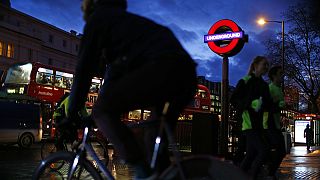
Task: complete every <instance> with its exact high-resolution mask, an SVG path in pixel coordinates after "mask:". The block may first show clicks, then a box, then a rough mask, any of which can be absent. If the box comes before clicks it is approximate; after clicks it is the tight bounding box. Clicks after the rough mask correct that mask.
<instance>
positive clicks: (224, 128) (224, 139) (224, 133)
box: [219, 56, 229, 157]
mask: <svg viewBox="0 0 320 180" xmlns="http://www.w3.org/2000/svg"><path fill="white" fill-rule="evenodd" d="M228 91H229V58H228V56H224V57H223V62H222V84H221V104H222V107H221V127H220V129H221V131H220V138H221V139H220V142H221V144H220V146H219V147H220V148H221V149H220V154H222V155H224V157H226V156H227V153H228V119H229V118H228V115H229V96H228Z"/></svg>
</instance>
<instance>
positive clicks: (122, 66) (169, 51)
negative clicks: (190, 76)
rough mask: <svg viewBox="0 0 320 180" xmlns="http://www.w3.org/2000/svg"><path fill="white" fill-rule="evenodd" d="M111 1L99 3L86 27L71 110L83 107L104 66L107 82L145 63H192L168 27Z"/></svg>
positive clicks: (71, 96)
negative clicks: (91, 86)
mask: <svg viewBox="0 0 320 180" xmlns="http://www.w3.org/2000/svg"><path fill="white" fill-rule="evenodd" d="M111 2H113V1H100V2H99V4H98V5H97V6H96V7H95V9H94V11H93V13H92V15H91V16H90V17H89V19H88V20H87V23H86V25H85V28H84V33H83V37H82V39H81V46H80V52H79V62H78V64H77V67H76V74H75V77H76V78H75V80H74V82H73V86H72V92H71V95H70V104H71V105H70V107H71V108H72V109H70V111H76V110H79V108H80V107H79V106H80V105H81V104H84V102H85V99H86V95H87V93H88V91H89V86H90V83H91V79H92V77H93V76H100V77H101V76H103V75H104V73H105V69H106V65H107V79H108V81H110V80H112V79H117V78H120V77H121V76H122V75H123V74H126V73H127V72H130V71H133V70H135V69H137V68H139V67H141V65H143V64H144V63H146V62H148V61H165V60H168V61H169V60H170V58H171V57H175V56H177V57H181V56H184V57H185V58H181V59H182V60H187V61H189V64H191V63H193V60H192V59H191V57H190V56H189V55H188V53H187V52H186V51H185V50H184V49H183V47H182V46H181V44H180V43H179V41H178V40H177V39H176V38H175V36H174V34H173V33H172V32H171V31H170V30H169V29H168V28H166V27H164V26H161V25H159V24H157V23H155V22H153V21H151V20H148V19H146V18H143V17H140V16H138V15H134V14H132V13H129V12H127V11H126V8H125V7H124V6H119V5H117V4H115V3H111ZM187 64H188V63H187ZM193 64H194V63H193ZM105 77H106V76H105ZM73 106H74V107H73Z"/></svg>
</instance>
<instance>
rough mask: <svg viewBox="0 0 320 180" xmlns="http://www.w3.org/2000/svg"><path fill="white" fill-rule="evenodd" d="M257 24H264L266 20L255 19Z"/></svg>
mask: <svg viewBox="0 0 320 180" xmlns="http://www.w3.org/2000/svg"><path fill="white" fill-rule="evenodd" d="M257 23H258V24H260V25H264V24H265V23H266V20H265V19H263V18H260V19H259V20H258V21H257Z"/></svg>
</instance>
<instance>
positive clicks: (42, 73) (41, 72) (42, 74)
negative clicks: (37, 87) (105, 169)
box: [36, 68, 53, 85]
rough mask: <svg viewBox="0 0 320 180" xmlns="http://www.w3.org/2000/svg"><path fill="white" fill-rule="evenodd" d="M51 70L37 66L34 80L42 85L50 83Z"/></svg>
mask: <svg viewBox="0 0 320 180" xmlns="http://www.w3.org/2000/svg"><path fill="white" fill-rule="evenodd" d="M52 80H53V70H51V69H46V68H39V69H38V72H37V75H36V82H37V83H38V84H43V85H52Z"/></svg>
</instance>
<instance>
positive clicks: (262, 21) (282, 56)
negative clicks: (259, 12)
mask: <svg viewBox="0 0 320 180" xmlns="http://www.w3.org/2000/svg"><path fill="white" fill-rule="evenodd" d="M269 22H274V23H280V24H281V27H282V32H281V38H282V46H281V58H282V59H281V63H282V72H283V73H284V21H269V20H265V19H263V18H260V19H259V20H258V21H257V23H258V24H259V25H261V26H263V25H264V24H265V23H269ZM282 78H283V79H282V92H284V77H282Z"/></svg>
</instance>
